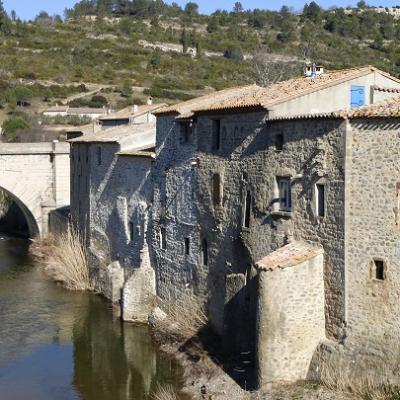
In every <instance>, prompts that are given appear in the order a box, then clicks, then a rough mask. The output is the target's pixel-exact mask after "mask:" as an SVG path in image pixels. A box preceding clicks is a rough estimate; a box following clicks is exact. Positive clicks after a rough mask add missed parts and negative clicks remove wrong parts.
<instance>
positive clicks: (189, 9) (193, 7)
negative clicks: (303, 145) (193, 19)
mask: <svg viewBox="0 0 400 400" xmlns="http://www.w3.org/2000/svg"><path fill="white" fill-rule="evenodd" d="M185 13H186V14H188V15H190V16H193V15H197V14H198V13H199V6H198V4H197V3H193V2H189V3H187V4H186V6H185Z"/></svg>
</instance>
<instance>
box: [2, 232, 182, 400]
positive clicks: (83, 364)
mask: <svg viewBox="0 0 400 400" xmlns="http://www.w3.org/2000/svg"><path fill="white" fill-rule="evenodd" d="M27 247H28V242H27V241H24V240H19V239H13V238H7V237H1V236H0V399H1V400H141V399H150V398H151V394H152V392H153V391H154V390H155V389H156V387H157V384H164V383H170V384H173V385H176V383H177V381H178V377H179V376H178V375H179V372H178V368H177V367H176V366H175V365H174V364H173V363H172V362H171V361H169V360H168V359H166V358H164V357H162V356H161V355H160V354H159V353H157V351H156V349H155V347H154V345H153V343H152V341H151V339H150V336H149V332H148V330H147V328H146V327H140V326H139V327H138V326H134V325H130V324H121V323H120V321H118V320H117V319H115V318H113V316H112V311H111V309H110V306H109V305H108V303H107V302H106V301H104V300H103V299H102V298H101V297H99V296H94V295H90V294H82V293H71V292H68V291H66V290H64V289H62V288H60V287H58V286H56V285H55V284H54V283H53V282H51V281H49V280H48V279H47V278H46V277H45V276H43V274H42V273H41V271H40V270H38V269H37V268H35V267H33V266H32V263H31V260H30V259H29V257H28V255H27Z"/></svg>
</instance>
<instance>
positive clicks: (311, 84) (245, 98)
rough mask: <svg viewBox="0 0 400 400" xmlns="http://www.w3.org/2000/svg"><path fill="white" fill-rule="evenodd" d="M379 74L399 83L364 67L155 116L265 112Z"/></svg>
mask: <svg viewBox="0 0 400 400" xmlns="http://www.w3.org/2000/svg"><path fill="white" fill-rule="evenodd" d="M375 71H379V73H381V74H382V75H384V76H387V77H389V78H390V79H393V80H395V81H396V82H399V83H400V80H398V79H396V78H394V77H392V76H391V75H389V74H387V73H385V72H383V71H380V70H378V69H377V68H375V67H373V66H370V65H368V66H364V67H357V68H350V69H343V70H338V71H332V72H326V73H324V74H323V75H320V76H317V77H316V78H313V79H312V78H308V77H304V76H302V77H298V78H293V79H289V80H287V81H283V82H279V83H275V84H272V85H269V86H267V87H260V86H257V85H247V86H241V87H235V88H231V89H225V90H221V91H219V92H215V93H212V94H209V95H206V96H202V97H199V98H197V99H192V100H189V101H186V102H183V103H179V104H175V105H173V106H169V107H164V108H162V109H161V110H159V111H157V112H156V113H155V114H166V113H175V114H180V116H179V117H180V118H184V117H186V118H188V117H190V116H192V115H193V114H194V113H196V112H201V111H218V110H227V109H235V108H241V107H262V108H265V109H268V108H269V107H271V106H274V105H276V104H279V103H282V102H285V101H288V100H290V99H293V98H296V97H298V96H302V95H305V94H308V93H312V92H315V91H317V90H321V89H324V88H328V87H330V86H332V85H337V84H339V83H341V82H346V81H348V80H350V79H354V78H357V77H360V76H364V75H367V74H370V73H372V72H375Z"/></svg>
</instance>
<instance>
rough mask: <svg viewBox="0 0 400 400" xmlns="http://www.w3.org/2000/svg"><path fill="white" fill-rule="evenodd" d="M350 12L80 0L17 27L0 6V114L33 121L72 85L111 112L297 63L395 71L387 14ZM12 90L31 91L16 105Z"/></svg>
mask: <svg viewBox="0 0 400 400" xmlns="http://www.w3.org/2000/svg"><path fill="white" fill-rule="evenodd" d="M359 6H360V7H359V8H357V9H333V10H332V9H331V10H323V9H321V8H320V7H319V6H318V5H317V4H316V3H314V2H312V3H310V4H309V5H306V6H305V7H304V10H303V12H302V13H294V12H293V11H292V10H290V9H289V8H288V7H282V9H281V10H280V11H279V12H275V11H266V10H264V11H263V10H252V11H245V10H243V8H242V7H241V4H240V3H236V4H235V6H234V9H233V11H229V12H228V11H217V12H215V13H214V14H212V15H201V14H199V13H198V7H197V4H196V3H188V4H187V5H186V7H184V8H183V9H182V8H180V7H178V6H176V5H175V6H167V5H166V4H164V3H163V2H162V1H161V0H156V1H150V0H133V1H128V0H97V1H96V0H83V1H81V2H80V3H77V5H76V6H75V7H74V9H71V10H66V18H65V19H64V20H63V19H61V18H60V17H58V16H49V15H48V14H47V13H46V12H42V13H41V14H40V15H39V16H38V17H37V18H36V19H35V20H34V21H30V22H22V21H19V20H18V18H17V16H15V15H12V17H10V16H7V15H6V13H5V12H4V9H3V8H2V6H1V1H0V39H1V41H0V60H1V63H0V86H1V88H2V91H1V92H0V107H2V108H3V113H2V114H1V113H0V118H1V117H2V115H3V116H5V115H7V114H8V115H9V114H10V113H11V115H13V113H15V112H17V113H18V112H20V113H21V111H22V112H23V113H24V114H29V116H30V118H33V119H35V118H36V119H37V115H38V114H37V113H38V112H39V110H40V109H43V108H45V107H47V106H48V105H50V104H55V103H56V102H60V101H63V99H64V100H65V99H66V97H67V96H72V95H74V94H77V93H78V94H79V93H80V92H81V91H83V92H84V91H85V90H89V89H87V88H86V87H83V85H81V84H82V83H85V85H86V86H88V85H89V86H90V84H101V85H104V86H105V88H103V91H102V93H101V95H102V96H103V97H104V98H106V101H108V102H109V103H110V104H109V105H110V106H112V107H113V108H121V107H123V106H126V105H129V104H133V103H135V102H141V101H143V99H144V97H145V96H147V95H152V96H153V97H155V98H156V99H160V100H162V101H168V102H172V101H178V100H185V99H187V98H190V97H193V96H196V95H199V94H202V93H203V92H205V91H209V90H212V89H221V88H224V87H227V86H231V85H236V84H242V83H248V82H257V83H259V84H262V85H265V84H268V83H269V82H273V81H276V80H280V79H284V78H286V77H288V76H291V75H295V74H300V73H301V70H302V65H303V64H304V61H305V60H308V61H314V62H317V63H320V64H322V65H324V66H325V67H326V68H328V69H333V68H345V67H351V66H355V65H361V64H374V65H375V66H377V67H379V68H381V69H383V70H385V71H387V72H390V73H392V74H394V75H396V76H397V75H399V74H400V53H399V50H400V49H399V46H398V44H397V43H398V40H399V39H400V20H399V19H398V18H397V17H398V13H397V12H396V11H397V9H391V10H388V12H386V11H385V10H384V9H373V8H369V7H367V6H366V5H365V3H363V2H360V3H359ZM44 81H45V82H48V81H50V82H51V84H44V83H43V82H44ZM71 85H72V86H71ZM79 85H80V86H79ZM21 87H22V88H28V89H29V90H30V91H31V93H29V95H28V96H27V95H26V93H25V97H26V96H27V97H29V99H30V100H29V102H24V101H23V102H22V103H23V105H24V107H23V108H22V109H21V101H20V100H21V99H20V98H19V100H18V99H17V98H18V94H17V95H16V94H15V90H16V89H18V90H19V91H20V92H21ZM32 104H34V105H36V107H33V108H32ZM20 116H21V115H20ZM22 117H23V118H25V116H24V115H22ZM25 119H26V118H25ZM31 122H32V121H28V123H31ZM21 126H22V125H21Z"/></svg>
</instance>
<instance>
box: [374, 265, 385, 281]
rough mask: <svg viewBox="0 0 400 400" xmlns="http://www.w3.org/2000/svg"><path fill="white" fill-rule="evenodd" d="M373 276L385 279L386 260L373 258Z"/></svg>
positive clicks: (381, 279)
mask: <svg viewBox="0 0 400 400" xmlns="http://www.w3.org/2000/svg"><path fill="white" fill-rule="evenodd" d="M372 276H373V278H374V279H377V280H380V281H383V280H384V279H385V262H384V261H383V260H373V275H372Z"/></svg>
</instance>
